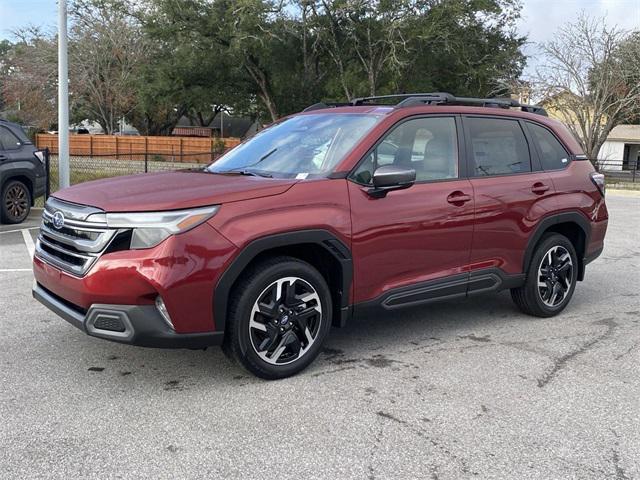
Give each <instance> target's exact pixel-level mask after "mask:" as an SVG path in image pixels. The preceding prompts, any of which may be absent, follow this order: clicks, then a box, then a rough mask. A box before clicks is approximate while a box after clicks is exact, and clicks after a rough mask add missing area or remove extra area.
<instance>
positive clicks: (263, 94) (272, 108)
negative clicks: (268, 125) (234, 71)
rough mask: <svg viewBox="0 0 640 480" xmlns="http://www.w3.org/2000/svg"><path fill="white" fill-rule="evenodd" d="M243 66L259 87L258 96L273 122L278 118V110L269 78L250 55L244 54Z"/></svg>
mask: <svg viewBox="0 0 640 480" xmlns="http://www.w3.org/2000/svg"><path fill="white" fill-rule="evenodd" d="M245 68H246V70H247V71H248V72H249V75H251V78H253V81H254V82H256V85H257V86H258V88H259V89H260V94H259V95H258V96H259V97H260V99H261V100H262V102H263V103H264V105H265V107H267V110H268V111H269V115H270V116H271V121H273V122H275V121H276V120H277V119H278V110H277V108H276V104H275V102H274V101H273V97H272V95H271V91H270V85H269V79H268V78H267V75H266V74H265V73H264V72H263V71H262V70H261V69H260V67H258V66H257V65H256V63H255V62H254V61H253V59H252V58H251V56H250V55H246V57H245Z"/></svg>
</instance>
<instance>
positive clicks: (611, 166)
mask: <svg viewBox="0 0 640 480" xmlns="http://www.w3.org/2000/svg"><path fill="white" fill-rule="evenodd" d="M596 168H597V169H598V171H599V172H601V173H603V174H604V176H605V177H606V180H607V183H609V184H620V183H623V184H624V183H632V184H635V183H636V182H637V183H640V171H638V169H639V168H640V161H638V160H637V159H636V160H631V159H630V160H628V161H625V160H611V159H601V160H598V161H597V162H596Z"/></svg>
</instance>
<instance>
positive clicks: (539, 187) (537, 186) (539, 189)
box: [531, 182, 550, 195]
mask: <svg viewBox="0 0 640 480" xmlns="http://www.w3.org/2000/svg"><path fill="white" fill-rule="evenodd" d="M549 188H550V187H549V185H545V184H544V183H541V182H536V183H534V184H533V185H532V187H531V191H532V192H533V193H536V194H538V195H542V194H543V193H544V192H546V191H547V190H549Z"/></svg>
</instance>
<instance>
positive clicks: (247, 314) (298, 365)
mask: <svg viewBox="0 0 640 480" xmlns="http://www.w3.org/2000/svg"><path fill="white" fill-rule="evenodd" d="M331 310H332V304H331V294H330V292H329V288H328V286H327V284H326V281H325V280H324V278H323V277H322V275H321V274H320V273H319V272H318V271H317V270H316V269H315V268H313V267H312V266H311V265H309V264H308V263H306V262H303V261H301V260H298V259H295V258H292V257H276V258H272V259H269V260H267V261H265V262H262V263H260V264H258V265H256V266H255V267H254V268H252V269H251V270H250V271H249V272H247V273H246V274H245V275H244V277H243V278H242V280H241V281H240V282H239V284H238V285H237V286H236V288H235V289H234V291H233V293H232V298H231V304H230V308H229V321H228V323H227V328H226V334H225V343H226V344H225V351H227V352H228V353H230V354H231V355H232V356H233V357H234V358H236V359H237V360H238V361H240V363H242V365H243V366H244V367H245V368H246V369H247V370H249V371H250V372H251V373H253V374H255V375H257V376H258V377H261V378H266V379H276V378H284V377H288V376H291V375H294V374H296V373H298V372H300V371H301V370H303V369H304V368H306V367H307V366H308V365H309V364H310V363H311V362H313V360H314V359H315V358H316V356H317V355H318V353H319V352H320V348H321V347H322V343H323V342H324V340H325V338H326V336H327V334H328V333H329V329H330V327H331Z"/></svg>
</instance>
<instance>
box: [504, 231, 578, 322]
mask: <svg viewBox="0 0 640 480" xmlns="http://www.w3.org/2000/svg"><path fill="white" fill-rule="evenodd" d="M549 265H551V267H549ZM577 279H578V258H577V255H576V250H575V248H574V246H573V244H572V243H571V242H570V241H569V239H568V238H567V237H565V236H563V235H560V234H558V233H547V234H545V235H543V237H542V238H541V239H540V242H539V243H538V245H537V247H536V250H535V252H534V254H533V257H532V258H531V263H530V264H529V269H528V271H527V277H526V280H525V284H524V285H523V286H522V287H519V288H513V289H511V298H512V299H513V301H514V302H515V304H516V305H517V306H518V308H519V309H520V310H522V311H523V312H524V313H526V314H528V315H533V316H536V317H543V318H546V317H552V316H554V315H557V314H558V313H560V312H561V311H562V310H564V309H565V308H566V306H567V305H568V304H569V301H570V300H571V297H572V296H573V291H574V290H575V288H576V282H577Z"/></svg>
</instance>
